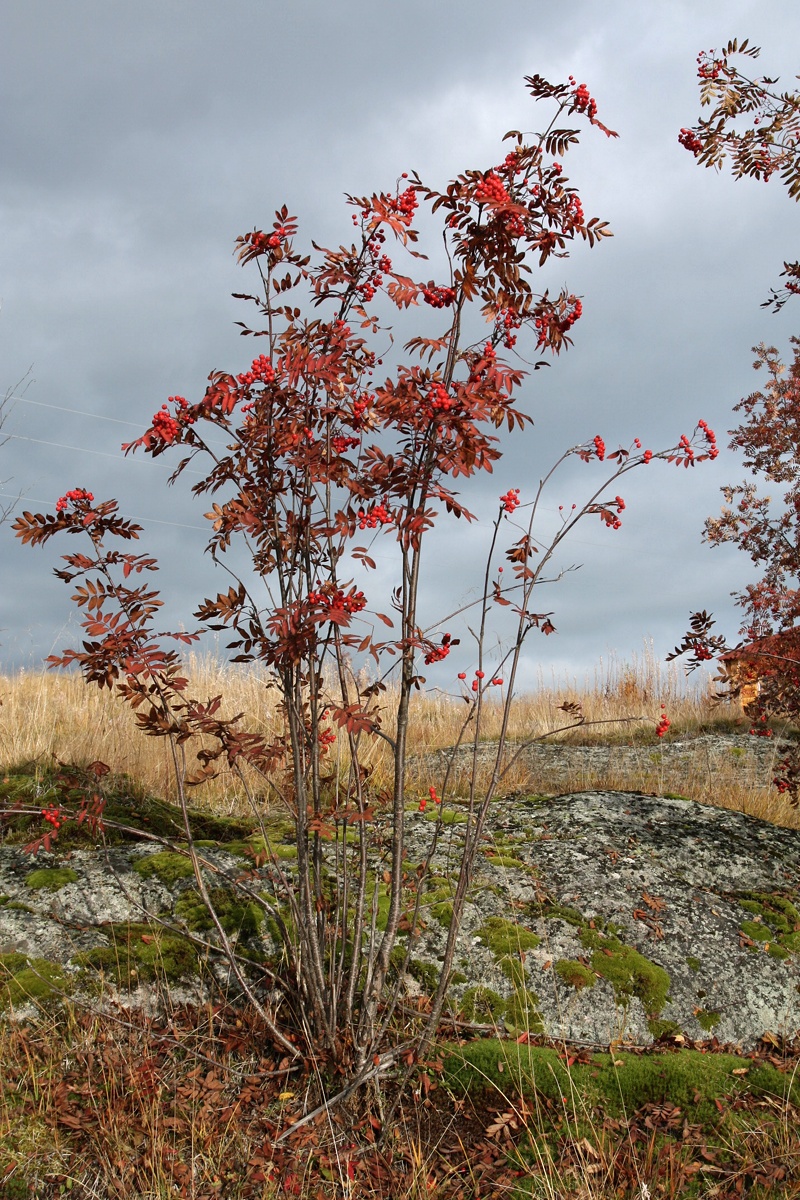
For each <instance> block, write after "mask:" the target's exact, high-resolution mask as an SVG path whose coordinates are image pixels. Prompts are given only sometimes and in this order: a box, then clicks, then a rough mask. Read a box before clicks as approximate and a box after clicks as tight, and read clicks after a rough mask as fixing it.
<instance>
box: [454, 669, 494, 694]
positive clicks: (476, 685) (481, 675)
mask: <svg viewBox="0 0 800 1200" xmlns="http://www.w3.org/2000/svg"><path fill="white" fill-rule="evenodd" d="M458 678H459V679H460V680H461V682H462V683H463V682H464V680H465V679H466V678H467V675H466V672H465V671H459V673H458ZM485 678H486V672H485V671H476V672H475V678H474V679H473V681H472V690H473V692H477V690H478V688H479V687H480V686H481V680H482V679H485ZM490 682H491V685H492V687H502V686H503V681H502V679H492V680H491V681H490Z"/></svg>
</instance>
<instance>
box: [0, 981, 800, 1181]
mask: <svg viewBox="0 0 800 1200" xmlns="http://www.w3.org/2000/svg"><path fill="white" fill-rule="evenodd" d="M441 1032H442V1042H441V1044H440V1045H439V1046H437V1047H436V1049H435V1050H434V1052H433V1053H432V1054H431V1056H430V1058H429V1061H428V1062H427V1063H424V1064H421V1065H420V1066H419V1068H418V1070H417V1073H416V1075H415V1077H414V1080H413V1086H412V1088H411V1089H410V1090H409V1092H408V1093H407V1095H406V1097H405V1099H404V1101H403V1103H402V1105H401V1106H400V1107H399V1108H398V1110H397V1115H396V1116H395V1118H394V1120H393V1122H392V1124H391V1126H384V1123H383V1114H384V1113H385V1112H386V1110H387V1107H389V1106H390V1105H391V1100H392V1083H391V1081H389V1082H388V1083H387V1084H386V1085H385V1086H384V1089H383V1091H382V1095H381V1097H380V1098H378V1097H376V1096H372V1097H367V1098H366V1101H365V1102H364V1103H361V1104H360V1105H359V1106H358V1108H357V1109H351V1110H350V1111H348V1110H347V1109H345V1108H338V1109H336V1110H332V1111H328V1112H322V1113H320V1114H319V1115H318V1116H317V1117H316V1118H315V1119H314V1120H312V1121H310V1122H308V1123H307V1124H304V1125H302V1126H300V1127H299V1128H297V1129H296V1131H295V1132H294V1133H292V1134H290V1135H289V1136H288V1137H286V1138H285V1139H284V1140H281V1135H282V1134H285V1132H286V1131H287V1129H289V1127H290V1126H291V1125H292V1123H293V1122H294V1121H296V1120H297V1119H298V1118H300V1117H301V1116H302V1115H303V1112H304V1105H305V1102H306V1099H307V1096H308V1094H309V1092H310V1091H312V1090H313V1085H314V1079H313V1077H312V1076H311V1075H310V1073H309V1072H310V1067H309V1065H308V1064H301V1065H299V1066H293V1065H292V1064H291V1063H290V1061H289V1060H288V1059H286V1058H285V1057H283V1055H282V1054H281V1053H280V1052H279V1051H275V1050H274V1049H273V1048H272V1047H271V1045H270V1041H269V1037H268V1036H267V1035H266V1032H265V1030H264V1029H262V1028H261V1027H260V1025H259V1021H258V1018H257V1017H255V1016H253V1015H250V1016H248V1015H247V1014H245V1013H242V1012H237V1011H235V1010H233V1009H227V1008H225V1007H223V1006H219V1005H216V1006H211V1005H209V1006H206V1007H204V1008H201V1009H190V1008H176V1009H172V1010H171V1011H170V1012H169V1014H168V1015H167V1016H166V1017H164V1018H163V1019H160V1020H155V1019H153V1018H151V1017H150V1018H148V1017H144V1016H143V1015H142V1014H136V1013H123V1012H120V1013H119V1014H117V1015H113V1014H111V1015H109V1014H107V1015H105V1016H100V1015H98V1014H96V1013H91V1012H86V1011H80V1010H77V1009H75V1008H70V1007H65V1008H63V1009H58V1010H55V1009H51V1010H50V1011H49V1012H43V1013H41V1014H40V1016H39V1017H38V1018H37V1019H35V1020H26V1021H24V1022H23V1023H21V1024H11V1023H8V1024H5V1025H3V1026H2V1027H0V1062H2V1066H3V1071H2V1075H0V1147H2V1149H0V1197H3V1200H22V1198H23V1197H29V1196H34V1197H37V1198H39V1200H50V1198H51V1197H60V1196H65V1195H69V1196H70V1197H73V1198H80V1200H84V1198H85V1200H89V1198H93V1200H101V1198H102V1200H106V1198H109V1200H110V1198H112V1197H113V1198H114V1200H116V1198H122V1197H125V1198H126V1200H127V1198H130V1197H148V1198H150V1197H153V1198H159V1200H160V1198H162V1197H163V1198H164V1200H166V1197H172V1196H176V1197H181V1198H191V1200H214V1198H217V1197H224V1198H226V1200H277V1197H282V1196H299V1197H303V1198H305V1200H323V1198H324V1200H328V1198H331V1200H332V1198H333V1197H354V1198H355V1197H364V1200H373V1198H374V1200H379V1198H380V1200H388V1198H389V1197H392V1200H420V1198H421V1197H423V1196H425V1197H436V1198H437V1200H479V1198H488V1197H490V1196H491V1197H495V1196H507V1197H515V1198H520V1200H521V1198H523V1197H548V1198H549V1200H556V1197H570V1198H571V1200H572V1198H585V1200H611V1198H612V1197H614V1198H630V1200H634V1198H635V1200H657V1198H658V1200H662V1198H664V1200H667V1198H668V1200H682V1198H687V1200H688V1198H691V1197H698V1198H699V1197H711V1196H714V1197H717V1198H718V1200H741V1198H742V1197H752V1198H754V1200H755V1198H759V1200H767V1198H768V1197H776V1196H781V1197H786V1198H787V1200H791V1197H797V1196H800V1173H799V1172H800V1134H798V1126H797V1117H798V1116H800V1111H799V1110H798V1107H797V1104H796V1097H797V1092H798V1088H797V1087H795V1088H794V1091H792V1087H793V1083H794V1080H795V1076H796V1074H797V1070H798V1065H799V1064H800V1046H798V1045H794V1046H792V1045H788V1044H783V1043H779V1042H778V1040H777V1039H774V1038H767V1039H766V1040H764V1041H763V1042H762V1043H761V1044H760V1045H759V1047H758V1048H757V1049H756V1050H755V1051H754V1052H753V1053H751V1054H750V1055H748V1056H746V1057H744V1056H742V1057H741V1058H740V1059H737V1060H734V1061H737V1062H739V1066H738V1067H734V1069H733V1072H732V1076H731V1078H735V1079H738V1080H740V1082H741V1086H740V1087H738V1086H737V1088H736V1089H735V1091H734V1092H733V1093H729V1094H725V1093H723V1094H721V1096H719V1097H715V1096H713V1095H711V1096H710V1097H709V1095H708V1094H705V1095H704V1096H703V1097H701V1096H700V1095H699V1093H698V1092H697V1091H695V1094H694V1097H692V1095H691V1086H690V1088H689V1091H688V1093H686V1094H685V1095H682V1096H680V1097H679V1098H678V1102H677V1103H676V1102H673V1101H671V1100H670V1099H669V1098H668V1096H666V1095H665V1094H664V1091H665V1083H664V1079H665V1077H666V1078H668V1077H669V1072H670V1063H673V1064H678V1063H680V1061H681V1056H683V1057H685V1056H686V1055H687V1054H689V1055H694V1056H695V1058H697V1057H698V1056H700V1055H705V1056H707V1057H708V1063H709V1067H711V1066H712V1065H713V1063H712V1059H713V1056H715V1055H718V1056H720V1057H723V1051H724V1049H725V1048H724V1047H719V1046H717V1045H716V1043H714V1042H710V1043H705V1044H703V1045H698V1046H695V1047H687V1045H686V1044H684V1045H683V1046H678V1045H677V1044H675V1043H668V1042H664V1043H662V1044H661V1045H660V1046H658V1047H656V1049H655V1050H654V1051H646V1052H645V1051H642V1052H639V1053H638V1056H637V1055H636V1052H633V1053H631V1052H630V1051H628V1052H626V1054H625V1062H624V1063H623V1060H622V1059H621V1058H619V1057H617V1058H614V1055H615V1054H617V1055H619V1053H620V1052H619V1051H615V1049H614V1048H613V1047H612V1048H611V1051H612V1056H611V1057H612V1061H613V1064H614V1067H615V1069H616V1070H617V1071H618V1077H619V1080H620V1089H619V1097H618V1098H617V1101H618V1102H617V1103H616V1104H612V1103H608V1102H602V1100H601V1099H600V1098H599V1097H595V1098H594V1100H592V1099H591V1098H587V1096H588V1094H587V1093H586V1092H585V1091H582V1090H580V1088H579V1087H578V1086H577V1084H578V1083H579V1080H578V1072H579V1071H581V1070H582V1071H583V1072H584V1073H586V1072H587V1071H588V1072H589V1074H591V1073H592V1068H593V1064H594V1063H599V1062H600V1059H601V1058H602V1057H603V1056H598V1055H596V1054H595V1053H594V1051H592V1050H591V1049H583V1050H577V1049H574V1048H572V1049H570V1048H567V1047H563V1046H562V1047H558V1046H554V1047H551V1048H550V1049H547V1048H546V1047H542V1046H541V1044H540V1043H539V1042H538V1040H537V1039H533V1038H531V1039H527V1038H525V1037H524V1036H523V1038H521V1039H518V1042H517V1043H511V1044H510V1045H511V1048H512V1049H514V1048H516V1047H518V1046H519V1043H520V1042H522V1043H523V1047H522V1048H523V1049H525V1050H526V1052H528V1053H529V1054H534V1053H537V1052H541V1054H542V1055H546V1054H550V1055H551V1058H552V1061H553V1062H555V1063H556V1064H557V1065H558V1067H559V1070H563V1072H564V1074H563V1075H562V1076H560V1078H561V1079H562V1082H561V1083H560V1085H559V1087H557V1088H556V1091H555V1092H554V1091H553V1088H552V1087H548V1086H547V1080H546V1079H545V1080H544V1084H543V1086H541V1087H539V1088H535V1087H531V1086H529V1084H527V1083H526V1082H525V1081H524V1080H523V1079H521V1078H518V1077H515V1073H514V1071H513V1070H512V1069H510V1068H509V1067H508V1066H507V1067H506V1074H505V1075H503V1074H500V1075H498V1074H497V1070H498V1069H502V1066H503V1062H506V1063H508V1062H509V1061H510V1059H509V1056H508V1053H507V1050H506V1049H503V1047H504V1046H505V1047H507V1046H508V1045H509V1043H502V1042H497V1041H485V1040H484V1041H482V1042H480V1043H478V1044H476V1043H474V1042H469V1041H468V1042H467V1043H466V1044H465V1043H464V1041H463V1037H462V1038H461V1039H459V1041H460V1044H461V1046H462V1047H464V1050H463V1052H464V1053H466V1052H467V1051H468V1050H469V1049H470V1048H471V1047H476V1048H477V1049H478V1050H480V1051H481V1052H482V1057H483V1059H484V1060H485V1061H491V1063H492V1068H491V1069H490V1070H489V1071H487V1073H486V1079H485V1086H479V1087H478V1088H471V1089H470V1090H464V1088H463V1087H459V1086H458V1085H457V1083H456V1082H455V1080H454V1077H453V1076H452V1074H451V1075H448V1069H447V1064H448V1062H452V1057H453V1054H455V1055H456V1058H457V1056H458V1054H459V1049H458V1046H459V1041H455V1042H454V1041H453V1035H454V1033H459V1034H462V1035H463V1033H464V1028H463V1027H461V1028H459V1029H458V1030H455V1029H454V1028H453V1027H452V1026H451V1027H450V1028H448V1027H443V1029H442V1031H441ZM472 1036H473V1037H475V1036H479V1035H478V1034H477V1033H476V1034H473V1035H472ZM524 1043H530V1044H529V1045H524ZM472 1057H473V1060H474V1061H479V1060H480V1057H481V1055H477V1054H473V1056H472ZM605 1057H606V1058H608V1056H607V1055H606V1056H605ZM637 1064H638V1068H639V1076H638V1078H639V1079H640V1082H639V1084H638V1085H635V1086H633V1087H631V1085H630V1084H625V1085H624V1086H623V1083H622V1081H623V1080H624V1079H626V1078H628V1077H630V1072H633V1071H634V1069H635V1068H637ZM765 1071H766V1072H767V1076H766V1077H767V1079H768V1081H772V1083H771V1085H768V1086H767V1088H764V1087H763V1086H755V1081H756V1080H758V1079H761V1078H762V1077H763V1076H764V1072H765ZM625 1072H628V1073H629V1075H628V1076H627V1077H626V1075H625ZM643 1072H649V1074H645V1073H643ZM770 1072H771V1074H770ZM748 1074H750V1075H751V1076H752V1078H753V1080H754V1084H753V1086H752V1087H751V1088H748V1086H747V1079H746V1077H747V1076H748ZM490 1076H491V1077H490ZM741 1077H745V1078H741ZM676 1078H678V1079H680V1078H682V1077H681V1075H680V1072H678V1073H677V1074H676ZM698 1078H699V1077H698ZM564 1079H566V1080H575V1082H576V1086H575V1087H574V1088H573V1087H571V1085H570V1084H569V1083H566V1084H565V1083H564V1082H563V1080H564ZM647 1079H649V1080H650V1082H646V1083H642V1082H641V1080H647ZM776 1079H779V1080H781V1081H783V1083H785V1088H784V1087H783V1086H778V1087H775V1086H774V1081H775V1080H776ZM659 1080H660V1082H659ZM666 1086H668V1085H666ZM561 1089H563V1091H564V1092H565V1093H567V1094H564V1095H562V1094H560V1091H561ZM685 1091H686V1089H685V1088H684V1092H685ZM706 1092H707V1089H706ZM782 1093H783V1094H782ZM789 1097H791V1098H789ZM620 1098H621V1100H622V1103H620V1102H619V1100H620ZM626 1100H627V1106H626V1103H625V1101H626ZM793 1100H794V1101H795V1102H793ZM704 1106H705V1107H704ZM709 1111H710V1112H711V1114H712V1116H711V1117H709Z"/></svg>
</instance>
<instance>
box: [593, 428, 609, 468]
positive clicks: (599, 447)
mask: <svg viewBox="0 0 800 1200" xmlns="http://www.w3.org/2000/svg"><path fill="white" fill-rule="evenodd" d="M592 441H593V443H594V450H595V454H596V455H597V457H598V458H599V459H600V462H602V461H603V459H604V458H605V456H606V444H605V442H604V441H603V439H602V438H601V437H600V434H599V433H598V434H597V436H596V437H594V438H592Z"/></svg>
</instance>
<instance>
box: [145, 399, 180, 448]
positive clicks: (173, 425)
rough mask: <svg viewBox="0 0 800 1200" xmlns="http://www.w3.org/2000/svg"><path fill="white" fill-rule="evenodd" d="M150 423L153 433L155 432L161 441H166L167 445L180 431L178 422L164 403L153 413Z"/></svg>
mask: <svg viewBox="0 0 800 1200" xmlns="http://www.w3.org/2000/svg"><path fill="white" fill-rule="evenodd" d="M151 425H152V427H153V433H155V434H157V435H158V437H160V438H161V441H162V442H166V443H167V445H170V444H171V443H172V442H174V441H175V438H176V437H177V436H178V434H179V433H180V431H181V427H180V424H179V423H178V422H177V421H176V420H175V418H174V417H173V416H172V414H171V413H170V412H169V411H168V409H167V406H166V404H162V405H161V408H160V409H159V411H158V412H157V413H154V414H153V420H152V421H151Z"/></svg>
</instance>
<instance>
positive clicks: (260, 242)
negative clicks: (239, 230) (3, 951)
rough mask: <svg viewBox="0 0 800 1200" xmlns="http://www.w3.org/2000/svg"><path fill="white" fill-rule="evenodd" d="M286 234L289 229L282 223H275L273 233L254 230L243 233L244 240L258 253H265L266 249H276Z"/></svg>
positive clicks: (287, 234)
mask: <svg viewBox="0 0 800 1200" xmlns="http://www.w3.org/2000/svg"><path fill="white" fill-rule="evenodd" d="M288 236H289V230H288V229H287V228H286V227H285V226H284V225H276V226H275V230H274V232H273V233H262V232H261V230H254V231H253V233H248V234H245V237H244V241H245V242H248V243H249V244H250V245H251V246H252V247H253V249H254V250H257V251H258V253H259V254H266V252H267V251H268V250H276V249H277V248H278V246H280V244H281V242H282V241H283V240H284V239H285V238H287V237H288Z"/></svg>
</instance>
